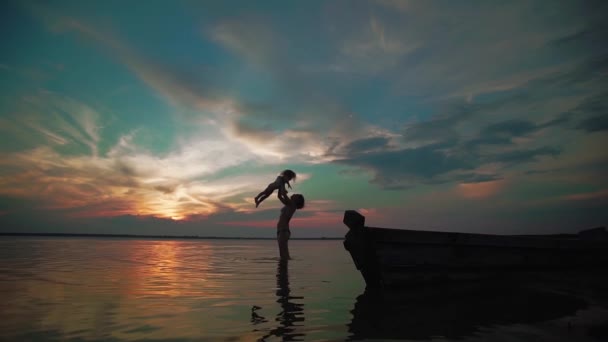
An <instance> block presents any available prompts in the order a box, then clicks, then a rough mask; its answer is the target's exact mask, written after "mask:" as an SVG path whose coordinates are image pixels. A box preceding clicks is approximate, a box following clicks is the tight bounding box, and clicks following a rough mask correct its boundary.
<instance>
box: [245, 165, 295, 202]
mask: <svg viewBox="0 0 608 342" xmlns="http://www.w3.org/2000/svg"><path fill="white" fill-rule="evenodd" d="M292 179H293V180H295V179H296V173H295V172H293V171H291V170H285V171H283V172H281V174H280V175H279V176H278V177H277V179H275V181H274V182H272V183H270V184H268V186H267V187H266V189H264V191H262V192H260V193H259V194H258V195H257V196H255V207H256V208H257V207H258V206H259V205H260V203H262V201H264V200H265V199H266V198H268V196H270V195H272V193H273V192H274V191H275V190H279V196H286V195H287V190H285V184H287V186H288V187H289V188H290V189H291V185H289V181H290V180H292Z"/></svg>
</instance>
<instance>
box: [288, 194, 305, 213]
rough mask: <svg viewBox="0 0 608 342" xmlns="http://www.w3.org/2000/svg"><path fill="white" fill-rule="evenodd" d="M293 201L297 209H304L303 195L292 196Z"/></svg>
mask: <svg viewBox="0 0 608 342" xmlns="http://www.w3.org/2000/svg"><path fill="white" fill-rule="evenodd" d="M291 200H292V201H293V203H294V204H295V205H296V208H298V209H302V208H304V196H302V195H301V194H293V195H291Z"/></svg>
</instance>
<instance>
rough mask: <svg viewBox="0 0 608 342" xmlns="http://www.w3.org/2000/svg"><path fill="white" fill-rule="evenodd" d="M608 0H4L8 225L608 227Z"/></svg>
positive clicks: (0, 163)
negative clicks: (281, 191) (279, 186)
mask: <svg viewBox="0 0 608 342" xmlns="http://www.w3.org/2000/svg"><path fill="white" fill-rule="evenodd" d="M607 10H608V2H606V1H580V0H573V1H559V2H556V1H538V2H537V1H504V2H498V1H409V0H403V1H398V0H376V1H158V0H150V1H126V2H125V1H69V2H65V1H40V2H34V1H3V2H2V4H1V5H0V13H1V14H0V17H1V20H0V30H1V44H2V48H1V52H0V153H1V156H0V232H72V233H124V234H170V235H215V236H252V237H258V236H264V237H272V236H274V234H275V229H276V228H275V227H276V219H277V218H278V213H279V209H280V205H279V204H280V202H279V201H278V199H277V198H276V196H272V197H270V198H268V199H267V200H266V201H265V202H264V203H262V205H261V206H260V208H258V209H256V208H255V205H254V202H253V197H254V196H255V195H256V194H257V193H258V192H259V191H261V190H262V189H263V188H264V187H265V186H266V185H267V184H268V183H269V182H271V181H273V180H274V178H275V177H276V175H277V174H278V173H279V172H280V171H281V170H283V169H286V168H289V169H293V170H294V171H296V172H297V174H298V178H297V181H296V182H295V183H294V184H293V187H294V188H293V190H290V192H291V193H302V194H303V195H304V196H305V198H306V207H305V208H304V210H302V211H299V212H297V213H296V214H295V216H294V219H293V221H292V227H293V228H292V232H293V235H292V236H293V237H312V236H343V235H344V234H345V233H346V227H345V226H344V225H343V224H342V222H341V221H342V215H343V212H344V210H347V209H356V210H359V211H360V212H361V213H363V214H364V215H366V217H367V222H368V224H369V225H371V226H386V227H399V228H410V229H433V230H445V231H464V232H484V233H501V234H502V233H518V234H519V233H548V232H575V231H577V230H580V229H585V228H591V227H594V226H599V225H608V177H606V176H605V175H606V174H608V102H607V99H608V25H607V24H606V23H607V22H606V20H605V14H606V13H607Z"/></svg>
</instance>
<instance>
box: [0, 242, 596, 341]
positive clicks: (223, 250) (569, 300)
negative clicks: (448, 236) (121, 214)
mask: <svg viewBox="0 0 608 342" xmlns="http://www.w3.org/2000/svg"><path fill="white" fill-rule="evenodd" d="M290 251H291V254H292V256H293V257H294V260H291V261H290V262H289V264H288V265H287V264H282V263H280V262H279V261H278V259H277V258H276V255H277V246H276V242H274V241H265V240H251V241H247V240H152V239H141V240H136V239H113V238H108V239H104V238H29V237H23V238H14V237H10V238H8V237H6V238H0V303H2V304H1V307H2V309H1V310H0V340H2V341H143V340H146V341H207V340H212V341H215V340H220V341H256V340H261V341H298V340H303V341H342V340H349V339H369V340H390V339H393V340H437V341H445V340H450V339H459V340H470V341H484V340H488V339H491V340H494V341H571V340H573V339H576V340H577V341H598V340H600V339H599V337H597V336H603V335H601V334H602V333H603V330H602V329H604V328H603V325H602V324H604V323H605V322H606V321H608V314H607V313H608V311H606V310H605V309H604V308H603V307H602V306H600V305H596V304H595V303H593V302H592V301H591V302H590V301H589V300H585V298H582V297H572V296H565V295H563V294H556V293H546V294H542V293H541V294H539V293H524V294H521V293H511V294H505V295H504V296H501V297H500V298H503V299H501V300H498V301H497V300H495V299H491V298H484V297H483V296H481V297H480V300H479V301H477V302H478V303H477V304H475V303H473V304H471V302H470V301H469V300H467V301H466V302H459V301H458V300H455V301H447V302H446V301H444V300H441V301H432V300H420V298H422V295H421V296H418V295H417V294H415V293H414V294H409V296H407V298H406V299H404V301H401V302H400V303H395V301H394V300H384V301H381V300H378V298H376V297H370V295H368V294H364V283H363V280H362V279H361V276H360V274H359V273H358V271H356V269H355V267H354V265H353V263H352V260H351V259H350V256H349V255H348V253H347V252H346V251H345V250H344V248H343V247H342V242H341V241H293V240H292V241H290ZM543 296H544V297H543ZM417 297H420V298H417ZM535 301H536V302H535ZM520 302H521V303H520ZM483 303H485V304H483ZM530 303H532V304H530ZM556 303H561V304H556ZM481 304H483V305H481ZM488 306H492V308H493V310H490V311H493V312H494V311H498V312H502V313H501V314H499V315H498V316H496V315H495V314H492V315H488V312H489V311H488ZM535 306H548V307H549V309H548V310H547V309H546V308H545V310H540V311H538V310H537V311H538V312H536V311H535V310H536V309H535ZM496 307H499V310H495V309H496ZM530 310H531V311H530ZM493 315H494V316H496V317H494V316H493ZM593 329H595V330H593ZM594 332H595V333H594Z"/></svg>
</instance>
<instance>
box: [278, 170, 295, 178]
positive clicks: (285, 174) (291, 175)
mask: <svg viewBox="0 0 608 342" xmlns="http://www.w3.org/2000/svg"><path fill="white" fill-rule="evenodd" d="M281 176H283V177H284V178H285V179H287V181H290V180H292V179H293V180H294V181H295V180H296V173H295V172H293V171H292V170H284V171H283V172H281Z"/></svg>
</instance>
